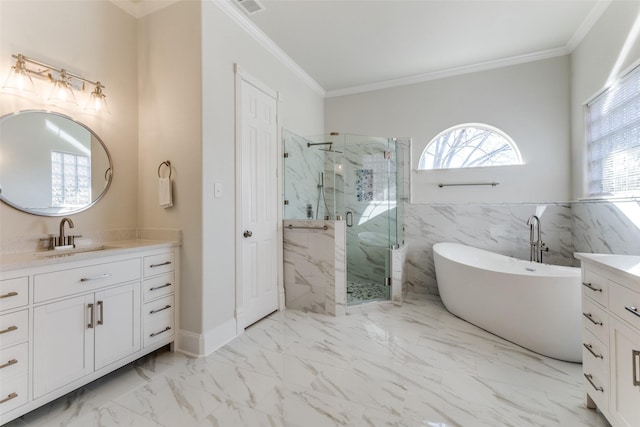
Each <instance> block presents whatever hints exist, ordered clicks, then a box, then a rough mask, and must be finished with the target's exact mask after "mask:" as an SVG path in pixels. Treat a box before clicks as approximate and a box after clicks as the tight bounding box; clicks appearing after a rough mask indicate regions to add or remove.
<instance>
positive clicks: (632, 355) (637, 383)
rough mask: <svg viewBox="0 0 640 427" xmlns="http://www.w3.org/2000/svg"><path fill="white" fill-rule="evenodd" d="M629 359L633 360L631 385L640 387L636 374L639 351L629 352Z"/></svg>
mask: <svg viewBox="0 0 640 427" xmlns="http://www.w3.org/2000/svg"><path fill="white" fill-rule="evenodd" d="M631 357H632V358H633V360H632V362H633V385H634V386H638V387H640V378H638V374H639V373H640V366H638V365H640V351H638V350H633V351H632V352H631Z"/></svg>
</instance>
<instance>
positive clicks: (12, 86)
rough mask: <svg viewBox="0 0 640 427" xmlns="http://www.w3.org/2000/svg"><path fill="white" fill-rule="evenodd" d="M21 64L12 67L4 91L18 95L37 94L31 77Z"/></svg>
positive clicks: (3, 87)
mask: <svg viewBox="0 0 640 427" xmlns="http://www.w3.org/2000/svg"><path fill="white" fill-rule="evenodd" d="M19 64H20V63H18V65H16V66H13V67H11V72H10V73H9V76H7V80H6V81H5V82H4V85H3V86H2V89H3V90H7V91H11V92H18V93H34V94H35V93H37V91H36V87H35V85H34V84H33V80H31V76H30V75H29V73H28V72H27V71H26V70H25V69H24V67H20V66H19Z"/></svg>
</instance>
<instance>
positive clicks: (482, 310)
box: [433, 243, 582, 362]
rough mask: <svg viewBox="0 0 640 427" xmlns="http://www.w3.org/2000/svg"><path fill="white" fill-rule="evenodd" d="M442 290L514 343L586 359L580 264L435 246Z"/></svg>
mask: <svg viewBox="0 0 640 427" xmlns="http://www.w3.org/2000/svg"><path fill="white" fill-rule="evenodd" d="M433 256H434V261H435V266H436V279H437V282H438V291H439V292H440V297H441V298H442V302H443V303H444V305H445V307H446V308H447V310H449V311H450V312H451V313H453V314H454V315H456V316H458V317H460V318H462V319H464V320H466V321H467V322H469V323H472V324H474V325H476V326H479V327H480V328H482V329H485V330H487V331H489V332H491V333H493V334H495V335H498V336H500V337H502V338H504V339H506V340H509V341H511V342H513V343H515V344H518V345H520V346H522V347H525V348H527V349H529V350H532V351H534V352H536V353H540V354H542V355H545V356H549V357H552V358H555V359H560V360H565V361H568V362H581V361H582V344H581V342H582V316H581V294H580V292H581V290H580V283H581V282H580V269H579V268H574V267H561V266H555V265H548V264H540V263H534V262H529V261H523V260H519V259H516V258H511V257H507V256H504V255H499V254H496V253H493V252H489V251H485V250H482V249H477V248H473V247H470V246H465V245H461V244H458V243H437V244H435V245H434V246H433Z"/></svg>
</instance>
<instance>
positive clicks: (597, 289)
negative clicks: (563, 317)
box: [582, 282, 602, 292]
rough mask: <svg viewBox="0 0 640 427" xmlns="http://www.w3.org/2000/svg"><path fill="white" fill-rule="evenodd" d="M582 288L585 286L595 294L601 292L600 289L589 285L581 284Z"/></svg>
mask: <svg viewBox="0 0 640 427" xmlns="http://www.w3.org/2000/svg"><path fill="white" fill-rule="evenodd" d="M582 286H585V287H587V288H589V289H591V290H592V291H595V292H602V288H596V287H594V286H593V285H592V284H591V283H585V282H582Z"/></svg>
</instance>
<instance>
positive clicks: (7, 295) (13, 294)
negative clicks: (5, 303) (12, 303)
mask: <svg viewBox="0 0 640 427" xmlns="http://www.w3.org/2000/svg"><path fill="white" fill-rule="evenodd" d="M17 296H18V293H17V292H9V293H8V294H4V295H0V299H2V298H9V297H17Z"/></svg>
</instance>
